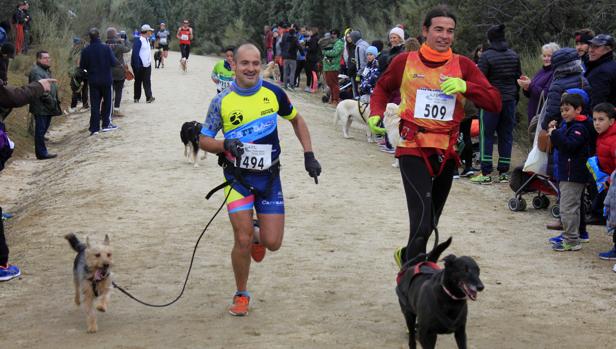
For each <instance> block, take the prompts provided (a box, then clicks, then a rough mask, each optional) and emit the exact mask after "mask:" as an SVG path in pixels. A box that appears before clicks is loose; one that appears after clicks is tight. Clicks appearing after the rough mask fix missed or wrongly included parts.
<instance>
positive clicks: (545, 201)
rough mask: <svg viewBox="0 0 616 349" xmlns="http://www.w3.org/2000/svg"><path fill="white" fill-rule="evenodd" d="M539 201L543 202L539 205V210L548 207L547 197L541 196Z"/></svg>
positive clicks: (548, 200)
mask: <svg viewBox="0 0 616 349" xmlns="http://www.w3.org/2000/svg"><path fill="white" fill-rule="evenodd" d="M541 200H542V201H543V204H542V205H541V208H543V209H546V208H548V207H550V199H549V198H548V197H547V196H545V195H543V196H542V197H541Z"/></svg>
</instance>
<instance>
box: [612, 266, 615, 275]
mask: <svg viewBox="0 0 616 349" xmlns="http://www.w3.org/2000/svg"><path fill="white" fill-rule="evenodd" d="M612 270H613V271H614V273H616V264H614V267H613V268H612Z"/></svg>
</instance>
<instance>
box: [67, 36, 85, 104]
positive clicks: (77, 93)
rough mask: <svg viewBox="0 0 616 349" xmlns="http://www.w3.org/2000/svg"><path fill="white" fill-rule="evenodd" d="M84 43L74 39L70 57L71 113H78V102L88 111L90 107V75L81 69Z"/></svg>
mask: <svg viewBox="0 0 616 349" xmlns="http://www.w3.org/2000/svg"><path fill="white" fill-rule="evenodd" d="M83 48H84V43H83V41H82V40H81V38H80V37H78V36H76V37H74V38H73V47H72V48H71V52H70V54H69V56H68V63H69V66H70V67H71V68H70V69H69V77H70V78H71V91H72V96H71V106H70V108H69V109H68V111H69V112H70V113H74V112H75V111H77V102H79V101H81V104H82V108H83V109H88V108H90V105H89V103H88V96H89V92H88V75H87V73H86V72H85V71H83V69H81V68H79V63H80V60H81V51H83Z"/></svg>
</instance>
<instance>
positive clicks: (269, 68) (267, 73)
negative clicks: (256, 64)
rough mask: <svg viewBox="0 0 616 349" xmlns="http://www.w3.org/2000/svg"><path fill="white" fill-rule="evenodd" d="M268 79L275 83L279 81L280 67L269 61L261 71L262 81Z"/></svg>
mask: <svg viewBox="0 0 616 349" xmlns="http://www.w3.org/2000/svg"><path fill="white" fill-rule="evenodd" d="M265 78H270V79H274V80H276V81H280V67H278V64H276V63H275V62H274V61H271V62H269V63H267V64H266V65H265V69H263V79H265Z"/></svg>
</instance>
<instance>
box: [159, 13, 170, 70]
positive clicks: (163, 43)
mask: <svg viewBox="0 0 616 349" xmlns="http://www.w3.org/2000/svg"><path fill="white" fill-rule="evenodd" d="M170 39H171V33H169V30H168V29H167V25H166V24H165V23H161V24H160V29H159V30H158V32H156V40H157V41H158V47H159V48H161V49H162V50H163V54H162V56H161V57H160V66H161V68H164V67H165V59H167V56H169V41H170Z"/></svg>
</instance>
